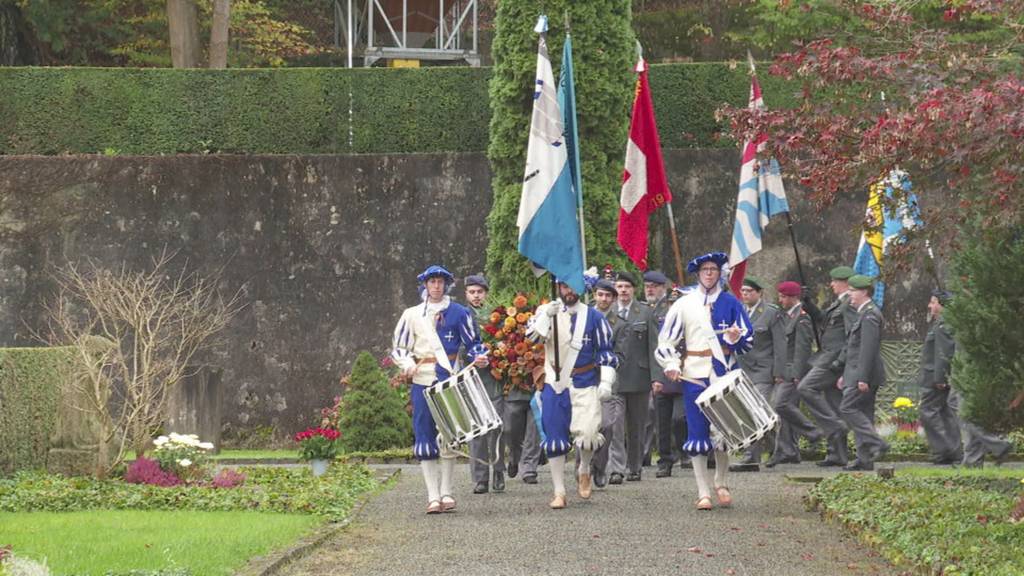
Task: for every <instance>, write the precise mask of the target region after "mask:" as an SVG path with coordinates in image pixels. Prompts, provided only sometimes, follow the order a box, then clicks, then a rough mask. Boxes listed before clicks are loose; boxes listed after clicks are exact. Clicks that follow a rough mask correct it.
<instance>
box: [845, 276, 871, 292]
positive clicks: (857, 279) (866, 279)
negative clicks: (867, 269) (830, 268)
mask: <svg viewBox="0 0 1024 576" xmlns="http://www.w3.org/2000/svg"><path fill="white" fill-rule="evenodd" d="M847 282H849V283H850V288H857V289H859V290H866V289H868V288H870V287H871V286H872V285H873V284H874V283H875V279H874V278H871V277H870V276H865V275H863V274H854V275H853V276H850V278H849V279H848V280H847Z"/></svg>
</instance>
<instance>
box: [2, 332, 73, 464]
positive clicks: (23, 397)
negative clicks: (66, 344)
mask: <svg viewBox="0 0 1024 576" xmlns="http://www.w3.org/2000/svg"><path fill="white" fill-rule="evenodd" d="M70 363H71V349H70V348H0V474H9V473H11V472H13V471H15V470H26V469H33V468H45V467H46V455H47V451H48V450H49V448H50V436H51V434H53V432H54V428H55V426H56V423H57V405H58V404H59V401H60V393H61V388H62V386H63V385H64V382H65V380H66V379H67V378H68V374H69V370H70Z"/></svg>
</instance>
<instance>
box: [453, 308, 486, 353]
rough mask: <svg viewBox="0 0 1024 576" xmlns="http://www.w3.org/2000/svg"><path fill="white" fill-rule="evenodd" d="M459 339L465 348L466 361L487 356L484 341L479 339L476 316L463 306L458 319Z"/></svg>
mask: <svg viewBox="0 0 1024 576" xmlns="http://www.w3.org/2000/svg"><path fill="white" fill-rule="evenodd" d="M459 339H460V340H462V346H463V348H465V349H466V359H467V361H468V362H473V361H475V360H476V359H477V358H479V357H480V356H483V357H485V358H486V357H487V348H486V347H484V343H483V341H482V340H481V339H480V331H479V330H478V329H477V326H476V317H474V316H473V314H472V313H471V312H470V311H469V309H467V308H465V307H463V308H462V318H461V319H460V320H459Z"/></svg>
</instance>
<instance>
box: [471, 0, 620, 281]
mask: <svg viewBox="0 0 1024 576" xmlns="http://www.w3.org/2000/svg"><path fill="white" fill-rule="evenodd" d="M545 8H546V13H547V15H548V20H549V26H550V29H549V30H548V54H549V56H550V58H551V65H552V68H553V69H554V72H555V77H556V78H557V77H558V70H559V67H560V66H561V58H562V46H563V44H564V42H565V18H564V14H565V13H566V12H568V14H569V19H570V27H571V30H570V31H571V33H572V47H573V60H574V62H573V64H574V72H575V80H576V110H577V116H578V122H579V137H580V160H581V162H582V165H583V171H582V172H583V209H584V219H585V224H584V225H585V231H586V243H587V255H586V257H587V263H588V265H596V266H598V267H599V268H600V267H601V266H604V265H605V264H612V265H613V266H615V267H616V268H617V269H619V268H621V267H622V266H624V265H625V263H626V261H627V260H626V257H625V255H624V254H623V253H622V251H621V249H619V247H618V245H617V244H616V241H615V234H616V227H617V225H618V206H619V189H620V187H621V183H622V166H623V156H624V155H625V150H626V137H627V135H628V130H629V114H630V105H631V104H632V97H633V88H634V83H635V75H634V73H633V67H634V65H635V63H636V41H635V37H634V35H633V30H632V27H631V25H630V20H631V3H630V0H588V1H587V2H572V1H571V0H550V1H548V2H546V6H545ZM539 14H540V8H539V7H538V4H537V3H536V2H534V1H525V0H502V2H500V3H499V4H498V13H497V18H496V20H495V26H496V34H495V38H494V43H493V45H492V53H493V55H494V62H495V63H494V73H493V75H492V77H491V84H490V98H491V112H492V114H491V127H490V144H489V146H488V149H487V155H488V158H489V159H490V162H491V170H492V172H493V177H494V180H493V182H492V187H493V190H494V204H493V207H492V208H491V213H490V215H489V216H488V219H487V228H488V232H489V237H490V240H489V244H488V246H487V272H488V275H489V276H490V277H491V281H492V285H493V286H495V287H496V289H497V290H498V291H499V292H508V291H512V290H516V289H519V290H522V289H529V288H531V287H535V286H537V285H536V284H534V280H533V275H532V273H531V271H530V267H529V263H528V262H527V261H526V259H525V258H523V257H522V255H520V254H519V253H518V251H517V247H518V238H519V231H518V229H517V228H516V216H517V215H518V213H519V198H520V195H521V193H522V185H523V173H524V170H525V167H526V144H527V139H528V135H529V129H530V115H531V111H532V109H533V83H534V77H535V73H536V69H537V34H536V33H535V32H534V31H533V27H534V25H535V24H536V22H537V16H538V15H539ZM538 287H539V286H538Z"/></svg>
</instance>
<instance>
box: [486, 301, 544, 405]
mask: <svg viewBox="0 0 1024 576" xmlns="http://www.w3.org/2000/svg"><path fill="white" fill-rule="evenodd" d="M531 300H532V299H531V298H530V297H528V296H527V295H525V294H522V293H519V294H516V296H515V298H513V299H512V305H511V306H498V307H496V308H495V309H494V311H493V312H491V315H490V317H489V318H488V320H489V322H488V323H487V324H486V325H485V326H484V327H483V339H484V342H485V343H486V344H487V346H488V348H490V359H491V375H492V376H494V378H495V379H496V380H499V381H501V382H503V383H504V385H505V392H506V393H507V392H508V391H509V390H510V389H512V388H513V387H514V388H519V389H521V390H524V391H527V392H532V391H533V379H532V378H531V374H532V373H533V370H534V368H536V367H537V366H540V365H541V364H542V363H543V362H544V345H542V344H531V343H530V341H529V340H527V339H526V324H527V323H528V322H529V321H530V318H532V317H533V313H534V311H535V310H536V308H537V305H536V303H535V302H531Z"/></svg>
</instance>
